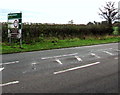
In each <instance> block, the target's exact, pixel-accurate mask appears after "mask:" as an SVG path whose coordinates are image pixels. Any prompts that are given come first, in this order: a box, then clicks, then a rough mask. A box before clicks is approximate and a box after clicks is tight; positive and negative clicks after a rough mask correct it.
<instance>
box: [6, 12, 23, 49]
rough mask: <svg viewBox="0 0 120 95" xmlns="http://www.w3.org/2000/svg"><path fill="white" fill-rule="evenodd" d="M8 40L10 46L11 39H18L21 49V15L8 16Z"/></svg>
mask: <svg viewBox="0 0 120 95" xmlns="http://www.w3.org/2000/svg"><path fill="white" fill-rule="evenodd" d="M8 38H9V43H10V44H11V42H12V38H15V39H19V40H20V47H22V13H9V14H8Z"/></svg>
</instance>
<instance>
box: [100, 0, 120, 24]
mask: <svg viewBox="0 0 120 95" xmlns="http://www.w3.org/2000/svg"><path fill="white" fill-rule="evenodd" d="M114 5H115V2H111V1H109V2H106V6H104V7H103V9H101V8H99V10H100V13H99V15H100V16H101V17H103V18H104V19H106V21H107V22H108V24H109V25H112V22H113V21H115V20H116V19H117V14H118V9H117V8H115V7H114Z"/></svg>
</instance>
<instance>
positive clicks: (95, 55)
mask: <svg viewBox="0 0 120 95" xmlns="http://www.w3.org/2000/svg"><path fill="white" fill-rule="evenodd" d="M91 55H92V56H95V57H97V58H100V56H98V55H96V54H94V53H91Z"/></svg>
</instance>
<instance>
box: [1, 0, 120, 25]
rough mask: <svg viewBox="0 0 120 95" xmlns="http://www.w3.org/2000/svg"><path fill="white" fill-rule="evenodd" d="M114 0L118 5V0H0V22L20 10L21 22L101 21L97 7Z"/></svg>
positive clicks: (76, 22) (77, 22)
mask: <svg viewBox="0 0 120 95" xmlns="http://www.w3.org/2000/svg"><path fill="white" fill-rule="evenodd" d="M108 1H114V2H115V7H116V8H117V7H118V2H119V1H120V0H1V1H0V22H3V21H4V22H6V21H7V14H8V13H10V12H11V13H12V12H20V11H21V12H22V14H23V22H35V23H57V24H67V23H68V21H70V20H73V22H74V23H75V24H87V23H88V22H93V21H98V22H99V21H102V20H104V19H101V18H100V16H99V15H98V13H99V8H101V7H102V6H104V5H105V2H108Z"/></svg>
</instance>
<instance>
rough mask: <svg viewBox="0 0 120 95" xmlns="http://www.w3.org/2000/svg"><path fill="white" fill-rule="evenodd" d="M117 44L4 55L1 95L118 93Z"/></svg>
mask: <svg viewBox="0 0 120 95" xmlns="http://www.w3.org/2000/svg"><path fill="white" fill-rule="evenodd" d="M119 51H120V50H119V49H118V43H111V44H101V45H93V46H83V47H73V48H63V49H53V50H45V51H35V52H26V53H15V54H4V55H3V56H2V63H0V72H2V83H0V87H2V93H118V72H119V69H118V59H119V56H118V54H119Z"/></svg>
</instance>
